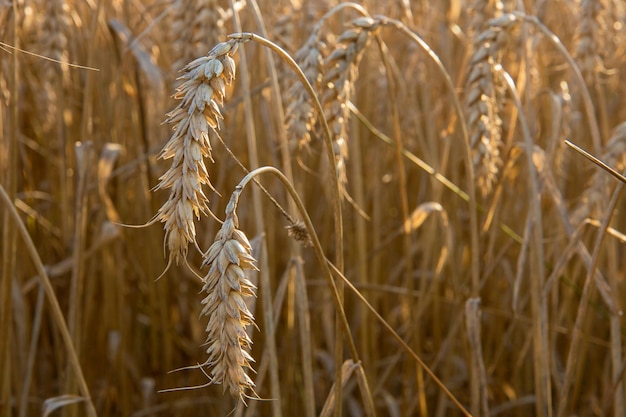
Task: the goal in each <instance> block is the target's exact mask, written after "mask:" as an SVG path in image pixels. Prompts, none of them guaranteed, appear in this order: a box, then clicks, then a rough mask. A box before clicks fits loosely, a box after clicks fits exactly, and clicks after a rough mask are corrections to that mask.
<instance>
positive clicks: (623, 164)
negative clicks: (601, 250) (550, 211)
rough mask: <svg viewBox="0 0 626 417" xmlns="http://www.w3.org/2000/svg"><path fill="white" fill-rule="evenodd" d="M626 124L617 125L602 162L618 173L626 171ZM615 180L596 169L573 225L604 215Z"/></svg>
mask: <svg viewBox="0 0 626 417" xmlns="http://www.w3.org/2000/svg"><path fill="white" fill-rule="evenodd" d="M625 154H626V122H622V123H620V124H619V125H617V126H616V127H615V128H614V129H613V132H612V133H611V137H610V139H609V141H608V142H607V144H606V146H605V148H604V152H603V153H602V157H601V158H600V159H601V161H602V162H604V163H605V164H606V165H608V166H610V167H611V168H613V169H615V170H617V171H618V172H623V171H624V170H625V169H626V158H624V155H625ZM614 182H615V180H614V179H613V178H611V177H610V176H609V175H608V174H607V173H606V172H604V170H601V169H596V171H595V172H594V174H593V175H592V177H591V180H590V181H589V185H588V187H587V188H586V189H585V192H584V193H583V196H582V198H581V200H580V202H579V204H578V206H577V207H576V209H575V210H574V212H573V213H572V224H574V225H577V224H578V223H580V222H581V221H583V220H584V219H585V218H586V217H588V216H589V215H602V214H601V213H602V211H601V210H599V209H601V208H602V207H603V206H604V204H605V202H606V201H607V198H608V197H609V194H610V189H611V188H610V184H612V183H614Z"/></svg>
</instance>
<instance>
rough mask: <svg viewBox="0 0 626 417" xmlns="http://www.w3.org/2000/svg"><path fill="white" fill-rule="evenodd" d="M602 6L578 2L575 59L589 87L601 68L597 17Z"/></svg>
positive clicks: (592, 1)
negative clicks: (578, 12) (578, 18)
mask: <svg viewBox="0 0 626 417" xmlns="http://www.w3.org/2000/svg"><path fill="white" fill-rule="evenodd" d="M601 8H602V4H601V2H600V1H598V0H582V1H581V2H580V10H581V15H580V24H579V25H578V27H577V39H578V42H577V44H576V58H577V61H578V65H579V66H580V72H581V73H582V74H583V77H584V78H585V82H586V83H587V84H588V85H591V84H592V83H593V82H594V78H595V74H596V72H597V70H598V69H599V68H601V67H602V60H601V57H600V55H599V54H598V51H599V50H600V48H599V46H600V45H598V43H599V33H598V32H599V30H600V24H599V22H598V17H599V14H600V10H601Z"/></svg>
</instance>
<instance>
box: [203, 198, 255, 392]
mask: <svg viewBox="0 0 626 417" xmlns="http://www.w3.org/2000/svg"><path fill="white" fill-rule="evenodd" d="M240 192H241V188H238V189H236V190H235V192H234V193H233V195H232V196H231V199H230V201H229V203H228V205H227V206H226V218H225V220H224V223H223V224H222V227H221V229H220V230H219V231H218V232H217V235H216V236H215V241H214V243H213V244H212V245H211V247H210V248H209V250H208V251H207V252H206V253H205V255H204V261H203V266H207V267H208V268H209V271H208V273H207V275H206V276H205V277H204V286H203V287H202V291H203V292H205V293H206V294H207V295H206V297H205V298H204V300H202V304H203V305H204V308H203V309H202V312H201V315H203V316H208V317H209V323H208V324H207V327H206V332H207V341H206V345H207V346H208V347H207V353H208V355H209V357H208V359H207V360H206V361H205V362H204V364H202V366H207V367H209V368H210V371H209V376H210V378H211V382H212V383H215V384H222V385H223V386H224V390H228V391H229V392H230V394H231V395H232V396H233V397H237V398H240V399H241V400H243V399H244V398H245V397H247V396H248V395H247V394H246V392H247V391H252V392H253V393H254V382H253V381H252V379H251V378H250V377H249V376H248V375H247V374H246V368H248V369H251V365H250V362H254V359H253V358H252V356H250V354H249V353H248V351H247V350H248V349H249V348H250V346H251V344H252V339H250V336H249V335H248V333H247V332H246V327H248V325H250V324H254V317H253V316H252V313H251V312H250V310H248V307H247V306H246V303H245V298H246V297H253V296H255V290H256V287H255V286H254V284H252V282H250V281H249V280H248V279H247V278H246V273H245V271H246V270H256V269H257V268H256V266H255V265H254V264H255V262H256V261H255V259H254V258H253V256H252V248H251V246H250V242H249V241H248V238H247V237H246V235H245V234H244V233H243V232H242V231H241V230H239V229H238V226H239V221H238V219H237V214H236V213H235V210H236V208H237V202H238V199H239V194H240Z"/></svg>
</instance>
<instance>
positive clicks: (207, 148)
mask: <svg viewBox="0 0 626 417" xmlns="http://www.w3.org/2000/svg"><path fill="white" fill-rule="evenodd" d="M236 50H237V43H236V42H234V41H228V42H223V43H220V44H218V45H217V46H215V48H213V49H212V50H211V52H209V54H208V55H207V56H204V57H201V58H198V59H196V60H194V61H192V62H191V63H189V64H187V65H186V66H185V68H184V69H183V75H182V76H181V77H180V79H181V80H182V84H181V85H180V87H178V89H177V90H176V94H175V95H174V98H176V99H177V100H180V102H179V104H178V106H176V108H175V109H174V110H172V111H171V112H170V113H169V114H168V117H167V120H166V122H167V123H169V124H171V125H173V130H174V132H173V133H172V136H171V137H170V139H169V141H168V142H167V143H166V145H165V146H164V148H163V150H162V151H161V154H160V158H162V159H171V160H172V165H171V166H170V168H169V169H168V170H167V172H165V174H163V175H162V176H161V177H160V182H159V184H158V185H157V186H156V187H155V189H156V190H159V189H170V196H169V199H168V200H167V201H166V202H165V204H163V206H162V207H161V208H160V209H159V211H158V214H157V216H156V218H157V219H158V220H159V221H161V222H163V223H165V226H164V228H165V245H166V246H167V248H168V250H169V253H170V257H171V258H173V260H174V261H175V262H176V263H178V262H179V261H180V260H181V259H183V258H185V256H186V254H187V248H188V245H189V243H191V242H195V239H196V238H195V236H196V230H195V225H194V215H195V216H196V217H199V216H200V213H204V214H206V213H207V212H208V207H207V203H208V199H207V197H206V195H205V194H204V191H203V190H202V186H203V185H208V186H209V187H211V188H212V185H211V182H210V180H209V174H208V171H207V168H206V165H205V163H204V158H209V159H212V158H211V137H214V136H216V135H218V130H219V125H220V120H221V119H222V114H221V112H220V106H221V105H222V104H223V100H224V96H225V95H226V85H229V84H231V83H232V81H233V79H234V77H235V61H234V60H233V58H232V55H233V54H234V53H235V52H236Z"/></svg>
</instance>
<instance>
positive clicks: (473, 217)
mask: <svg viewBox="0 0 626 417" xmlns="http://www.w3.org/2000/svg"><path fill="white" fill-rule="evenodd" d="M376 18H377V19H381V20H382V22H383V24H386V25H391V26H393V27H395V28H396V29H398V30H399V31H401V32H402V33H404V34H405V35H407V36H408V37H409V38H411V40H413V41H414V42H415V43H417V44H418V45H419V47H420V48H422V49H423V50H424V51H425V52H426V54H427V55H428V56H429V57H430V59H431V60H432V61H433V62H434V63H435V65H436V66H437V69H439V72H440V73H441V75H442V76H443V78H444V81H445V83H446V86H447V87H448V90H449V92H450V97H451V98H452V105H453V106H454V110H455V111H456V113H457V117H458V121H459V127H460V129H461V136H462V139H463V147H464V148H465V160H466V161H465V162H466V164H467V166H466V167H465V169H466V170H467V178H468V181H467V183H468V184H467V194H468V196H469V201H468V202H469V208H470V212H469V216H470V234H471V245H472V250H471V251H470V252H471V254H472V260H471V272H472V295H473V296H477V295H478V291H479V286H480V269H479V263H478V255H479V243H478V217H477V204H476V186H475V184H474V164H473V163H472V148H471V146H470V140H469V134H468V132H467V124H466V123H465V118H464V116H463V108H462V107H461V103H460V102H459V97H458V96H457V94H456V92H455V91H456V88H455V86H454V83H453V82H452V78H451V77H450V74H448V71H446V68H445V67H444V65H443V63H442V62H441V60H440V59H439V56H437V54H436V53H435V51H433V50H432V48H431V47H430V46H429V45H428V44H427V43H426V42H425V41H424V40H423V39H422V38H421V37H420V36H418V35H417V34H416V33H415V32H413V31H412V30H411V29H409V28H408V27H406V25H405V24H404V23H402V22H400V21H399V20H395V19H390V18H388V17H385V16H376Z"/></svg>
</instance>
